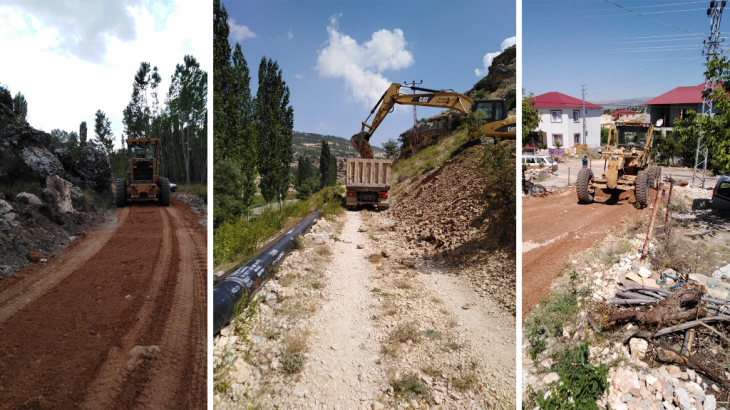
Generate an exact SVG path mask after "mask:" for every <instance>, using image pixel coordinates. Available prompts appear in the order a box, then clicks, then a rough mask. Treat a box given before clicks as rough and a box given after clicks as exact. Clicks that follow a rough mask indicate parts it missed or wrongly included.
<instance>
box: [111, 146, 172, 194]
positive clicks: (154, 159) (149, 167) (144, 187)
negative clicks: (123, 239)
mask: <svg viewBox="0 0 730 410" xmlns="http://www.w3.org/2000/svg"><path fill="white" fill-rule="evenodd" d="M159 142H160V140H159V139H158V138H133V139H128V140H126V143H127V156H128V168H127V177H126V178H119V179H117V181H116V194H115V198H114V199H115V201H114V202H115V203H116V205H117V206H118V207H122V206H125V205H126V204H127V202H143V201H155V202H157V204H158V205H163V206H168V205H170V180H169V179H167V178H164V177H161V176H160V175H159V171H160V148H159Z"/></svg>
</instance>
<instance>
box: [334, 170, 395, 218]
mask: <svg viewBox="0 0 730 410" xmlns="http://www.w3.org/2000/svg"><path fill="white" fill-rule="evenodd" d="M391 166H392V162H391V160H389V159H370V158H347V161H346V170H345V178H346V180H345V181H346V182H345V189H346V191H347V195H346V197H345V206H346V207H347V209H350V210H355V209H358V208H359V207H361V206H371V207H373V208H376V209H377V210H379V211H382V210H384V209H388V208H389V207H390V200H389V198H388V191H390V168H391Z"/></svg>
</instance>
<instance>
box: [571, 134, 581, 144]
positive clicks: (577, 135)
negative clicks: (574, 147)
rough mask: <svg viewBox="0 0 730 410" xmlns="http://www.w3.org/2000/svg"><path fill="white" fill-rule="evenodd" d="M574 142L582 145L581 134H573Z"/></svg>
mask: <svg viewBox="0 0 730 410" xmlns="http://www.w3.org/2000/svg"><path fill="white" fill-rule="evenodd" d="M573 142H574V143H575V144H580V134H579V133H576V134H573Z"/></svg>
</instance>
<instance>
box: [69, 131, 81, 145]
mask: <svg viewBox="0 0 730 410" xmlns="http://www.w3.org/2000/svg"><path fill="white" fill-rule="evenodd" d="M67 146H68V148H71V149H73V148H78V147H79V134H77V133H76V131H71V132H70V133H69V134H68V143H67Z"/></svg>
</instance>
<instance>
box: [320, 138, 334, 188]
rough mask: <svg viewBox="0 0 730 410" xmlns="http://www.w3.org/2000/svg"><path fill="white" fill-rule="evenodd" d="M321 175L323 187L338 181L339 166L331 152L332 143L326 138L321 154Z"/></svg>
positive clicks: (323, 141)
mask: <svg viewBox="0 0 730 410" xmlns="http://www.w3.org/2000/svg"><path fill="white" fill-rule="evenodd" d="M319 175H320V179H319V180H320V186H321V188H324V187H326V186H331V185H334V184H335V183H336V180H337V166H336V164H335V157H334V156H333V155H332V153H331V152H330V145H329V144H328V143H327V141H325V140H322V150H321V152H320V155H319Z"/></svg>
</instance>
